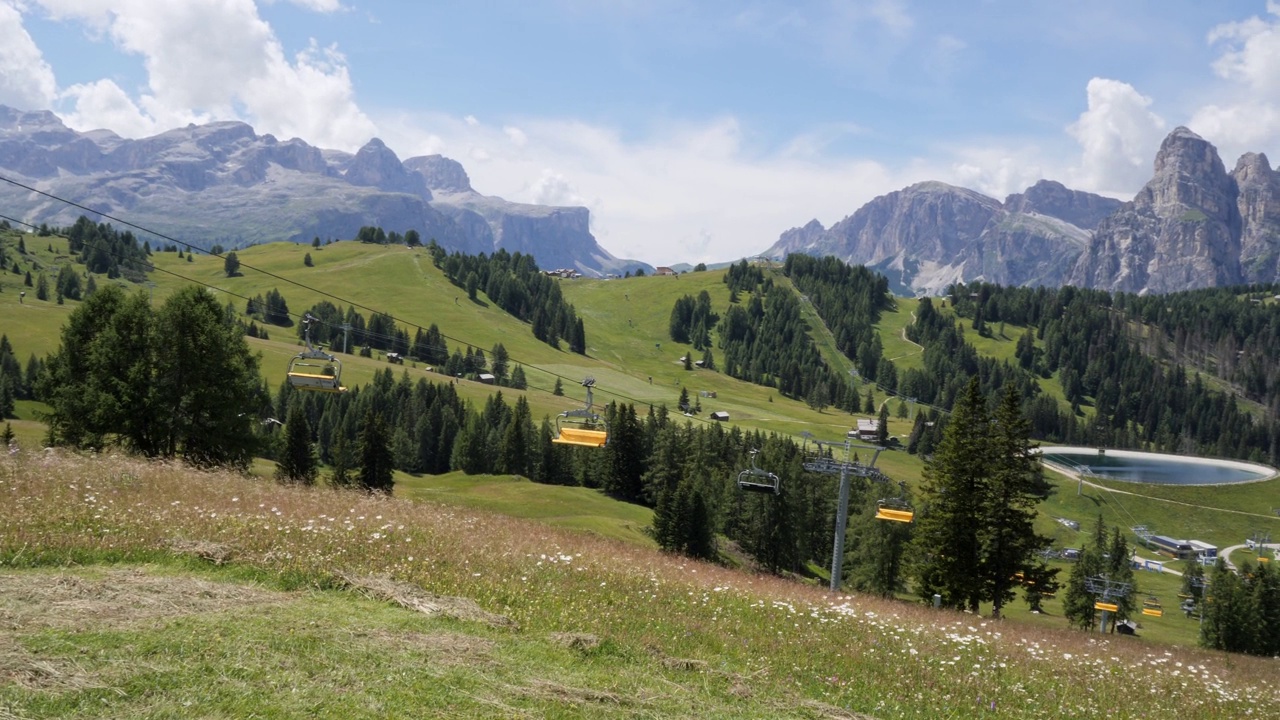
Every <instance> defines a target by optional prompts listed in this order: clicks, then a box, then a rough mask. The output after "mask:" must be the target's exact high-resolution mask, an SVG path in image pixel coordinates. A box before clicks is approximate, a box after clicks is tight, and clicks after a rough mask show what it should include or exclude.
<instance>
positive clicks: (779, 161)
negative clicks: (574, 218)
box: [377, 114, 953, 265]
mask: <svg viewBox="0 0 1280 720" xmlns="http://www.w3.org/2000/svg"><path fill="white" fill-rule="evenodd" d="M377 120H378V126H379V128H380V129H381V130H382V137H383V139H384V140H385V141H386V142H387V144H388V145H389V146H391V147H392V148H393V149H395V150H396V152H397V154H399V155H401V156H403V157H408V156H412V155H417V154H423V153H429V152H439V153H442V154H444V155H446V156H448V157H453V158H455V159H459V160H461V161H462V162H463V163H464V164H465V165H466V168H467V172H468V173H469V174H470V176H471V181H472V185H473V186H474V187H475V188H476V190H477V191H479V192H481V193H484V194H486V195H496V196H499V197H504V198H506V199H508V200H512V201H516V202H529V203H546V204H556V205H582V206H586V207H587V208H589V209H590V210H591V212H592V232H594V233H595V235H596V238H597V240H599V242H600V244H601V245H603V246H604V247H605V248H607V249H608V250H609V251H610V252H612V253H613V254H614V255H617V256H619V257H627V258H637V259H640V260H644V261H646V262H649V263H653V264H659V265H668V264H671V263H677V262H682V261H683V262H692V263H696V262H699V261H708V262H714V261H720V260H727V259H732V258H739V257H744V256H748V255H754V254H756V253H759V252H761V251H763V250H764V249H766V248H767V247H769V246H770V245H772V244H773V243H774V242H775V241H776V240H777V239H778V235H779V234H780V233H782V232H783V231H784V230H786V229H788V228H790V227H793V226H796V225H803V224H804V223H805V222H807V221H808V220H809V219H811V218H814V217H817V218H818V219H819V220H821V221H822V222H823V223H825V224H828V225H830V224H831V223H833V222H835V221H837V220H839V219H841V218H843V217H844V216H846V215H848V214H850V213H852V212H853V211H855V210H857V209H858V207H860V206H861V205H862V204H863V203H865V202H867V201H868V200H870V199H872V198H873V197H875V196H876V195H881V194H883V193H885V192H888V191H889V190H892V189H896V188H898V187H902V186H903V185H907V184H910V183H911V182H916V181H919V180H924V179H930V178H941V179H946V178H948V177H950V176H951V175H952V174H953V173H951V172H950V171H949V169H947V168H945V167H941V166H927V165H925V164H923V163H922V164H919V165H917V164H911V166H910V167H907V168H905V169H903V170H902V171H900V172H893V171H890V170H889V169H887V168H885V167H884V166H882V165H880V164H879V163H876V162H871V161H863V160H848V159H844V160H838V159H832V158H831V157H830V156H826V157H823V156H820V155H819V156H801V155H792V154H789V153H788V152H787V145H784V149H783V151H782V152H778V153H770V154H766V155H757V154H753V153H751V152H749V151H747V150H745V149H744V147H743V143H742V134H743V131H742V129H741V127H740V124H739V122H738V120H737V119H736V118H733V117H720V118H713V119H710V120H706V121H702V122H690V123H668V124H666V125H665V126H663V127H661V128H659V130H658V131H656V132H654V133H653V134H651V135H649V136H648V137H646V138H643V139H640V140H633V139H629V138H624V137H623V135H622V134H621V133H619V132H617V131H616V130H615V129H613V128H609V127H603V126H599V125H591V124H588V123H584V122H581V121H577V120H569V119H564V120H559V119H530V118H522V119H521V120H520V122H519V127H520V129H521V130H522V131H523V133H524V135H525V137H526V143H525V145H524V146H522V147H519V148H514V147H512V146H511V144H510V143H509V142H508V137H507V134H506V133H505V131H504V128H502V127H494V126H489V125H484V124H474V125H473V124H471V123H470V122H468V120H467V119H466V118H460V117H456V116H447V115H440V114H430V115H415V116H404V115H402V116H398V117H378V118H377ZM426 128H430V134H428V133H427V131H426V130H425V129H426ZM480 148H484V149H487V151H488V152H487V153H486V160H485V161H484V162H474V161H470V160H469V158H471V157H473V156H474V153H475V152H476V150H478V149H480Z"/></svg>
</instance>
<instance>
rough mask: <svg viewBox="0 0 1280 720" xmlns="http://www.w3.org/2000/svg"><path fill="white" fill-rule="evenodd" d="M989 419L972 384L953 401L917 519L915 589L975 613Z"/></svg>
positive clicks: (927, 470)
mask: <svg viewBox="0 0 1280 720" xmlns="http://www.w3.org/2000/svg"><path fill="white" fill-rule="evenodd" d="M990 435H991V429H990V419H989V417H988V414H987V407H986V402H985V400H983V397H982V395H981V394H980V393H979V391H978V381H977V379H976V378H974V379H973V380H972V381H970V383H969V384H968V386H967V387H966V388H965V390H964V392H963V393H962V394H961V396H960V399H959V400H957V402H956V405H955V410H954V412H953V413H952V416H951V420H950V422H948V423H947V428H946V430H945V431H944V433H943V436H942V442H941V443H939V445H938V448H937V451H936V452H935V453H934V455H933V459H932V460H931V461H930V462H928V463H927V464H926V465H925V468H924V484H923V491H924V498H925V502H926V506H927V510H926V511H925V512H922V513H921V514H920V515H919V517H918V520H919V522H918V527H917V529H916V543H917V547H918V552H919V555H920V557H921V558H922V561H921V562H920V564H919V565H918V566H917V576H918V579H919V588H920V590H921V592H922V594H925V596H926V597H928V596H929V595H932V594H934V593H937V594H940V595H941V596H942V604H943V605H944V606H946V607H950V608H955V609H957V610H965V609H967V610H969V611H970V612H974V613H976V612H977V611H978V605H979V603H980V602H981V601H982V599H983V596H984V593H983V590H984V588H983V583H982V574H981V568H980V564H981V558H982V547H981V542H980V539H979V533H980V532H981V530H982V520H981V517H982V506H983V500H984V496H985V492H984V491H985V487H986V478H987V474H988V468H989V455H988V453H989V445H990V442H989V440H990Z"/></svg>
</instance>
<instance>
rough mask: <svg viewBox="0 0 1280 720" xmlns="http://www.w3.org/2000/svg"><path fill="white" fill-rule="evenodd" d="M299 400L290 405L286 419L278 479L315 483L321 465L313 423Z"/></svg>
mask: <svg viewBox="0 0 1280 720" xmlns="http://www.w3.org/2000/svg"><path fill="white" fill-rule="evenodd" d="M299 400H300V399H299ZM299 400H295V401H294V402H293V404H292V405H290V407H289V415H288V419H287V420H285V424H284V429H285V446H284V453H283V455H282V456H281V458H280V461H279V462H278V463H276V480H279V481H281V482H291V483H298V484H300V485H315V483H316V476H317V475H318V474H319V466H318V463H317V462H316V456H315V450H314V448H313V447H312V444H311V425H310V424H309V423H308V422H307V414H306V412H305V411H304V410H303V408H302V403H301V402H300V401H299Z"/></svg>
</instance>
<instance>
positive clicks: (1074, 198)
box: [766, 127, 1280, 293]
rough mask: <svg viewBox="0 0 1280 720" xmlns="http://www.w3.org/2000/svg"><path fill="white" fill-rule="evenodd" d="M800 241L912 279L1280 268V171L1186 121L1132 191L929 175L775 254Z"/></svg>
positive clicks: (1227, 274)
mask: <svg viewBox="0 0 1280 720" xmlns="http://www.w3.org/2000/svg"><path fill="white" fill-rule="evenodd" d="M790 252H804V253H811V254H819V255H822V254H833V255H836V256H839V257H841V258H843V259H845V260H847V261H848V262H851V263H859V264H865V265H869V266H872V267H874V268H876V269H878V270H880V271H882V272H884V273H886V274H887V275H888V276H889V278H890V280H891V282H893V283H894V284H895V285H896V288H895V289H897V290H899V291H902V292H915V293H936V292H941V291H942V290H944V289H945V287H946V285H947V284H948V283H951V282H955V281H957V280H964V281H970V280H985V281H988V282H997V283H1001V284H1006V285H1063V284H1070V285H1077V286H1080V287H1090V288H1099V289H1104V290H1112V291H1121V292H1132V293H1166V292H1177V291H1180V290H1190V289H1194V288H1201V287H1212V286H1223V285H1234V284H1239V283H1253V282H1259V283H1269V282H1280V173H1277V172H1276V171H1275V170H1272V168H1271V164H1270V163H1269V162H1268V161H1267V158H1266V156H1265V155H1261V154H1259V153H1247V154H1245V155H1244V156H1242V157H1241V158H1240V160H1239V162H1238V163H1237V164H1236V167H1235V169H1234V170H1232V171H1231V172H1230V173H1228V172H1227V171H1226V169H1225V167H1224V166H1223V163H1222V160H1221V159H1220V158H1219V157H1218V151H1217V149H1215V148H1214V147H1213V145H1211V144H1210V143H1208V142H1206V141H1205V140H1204V139H1203V138H1201V137H1200V136H1199V135H1196V134H1195V133H1194V132H1191V131H1190V130H1188V129H1187V128H1183V127H1180V128H1177V129H1175V130H1174V131H1173V132H1171V133H1170V134H1169V136H1168V137H1166V138H1165V140H1164V142H1163V143H1162V144H1161V146H1160V151H1159V152H1158V153H1157V154H1156V158H1155V163H1154V167H1153V173H1152V178H1151V180H1150V181H1149V182H1148V183H1147V184H1146V185H1145V186H1144V187H1143V188H1142V190H1141V191H1139V192H1138V194H1137V195H1136V196H1135V197H1134V198H1133V200H1131V201H1130V202H1125V203H1122V202H1120V201H1118V200H1114V199H1111V198H1105V197H1101V196H1099V195H1094V194H1092V193H1085V192H1079V191H1076V190H1071V189H1069V188H1066V187H1064V186H1063V185H1061V184H1060V183H1056V182H1052V181H1047V180H1042V181H1040V182H1038V183H1036V184H1035V185H1033V186H1032V187H1030V188H1028V189H1027V190H1026V191H1025V192H1021V193H1016V194H1013V195H1010V196H1009V197H1008V198H1006V199H1005V201H1004V203H998V202H996V201H995V200H993V199H991V198H987V197H985V196H982V195H979V194H978V193H975V192H973V191H971V190H965V189H962V188H956V187H952V186H949V185H944V184H942V183H919V184H917V185H912V186H911V187H908V188H905V189H903V190H899V191H897V192H893V193H889V194H888V195H884V196H882V197H878V198H876V199H874V200H872V201H871V202H869V203H867V204H866V205H864V206H863V207H862V208H860V209H859V210H858V211H857V212H855V213H854V214H853V215H850V216H849V217H847V218H845V219H844V220H841V221H840V222H838V223H836V224H835V225H833V226H832V227H830V228H823V227H822V225H821V223H818V222H817V221H813V222H810V223H809V224H808V225H805V226H804V227H800V228H793V229H791V230H788V231H786V232H784V233H782V235H781V237H779V239H778V242H777V243H775V244H774V245H773V247H771V248H770V249H769V250H768V251H766V254H767V255H771V256H782V255H785V254H787V253H790Z"/></svg>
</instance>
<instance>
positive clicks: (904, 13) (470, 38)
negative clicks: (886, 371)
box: [0, 0, 1280, 264]
mask: <svg viewBox="0 0 1280 720" xmlns="http://www.w3.org/2000/svg"><path fill="white" fill-rule="evenodd" d="M0 36H3V37H5V38H6V40H7V42H6V43H5V45H3V46H0V103H4V104H8V105H13V106H16V107H21V108H24V109H45V108H47V109H51V110H54V111H55V112H57V113H58V114H59V115H60V116H61V117H62V118H63V120H64V122H66V123H67V124H68V125H70V126H72V127H75V128H77V129H81V130H86V129H91V128H98V127H108V128H110V129H113V130H115V131H116V132H119V133H120V134H122V135H126V136H131V137H142V136H146V135H150V134H154V133H157V132H161V131H163V130H165V129H168V128H171V127H175V126H179V125H185V124H186V123H188V122H206V121H210V120H215V119H240V120H245V121H247V122H249V123H251V124H253V125H254V127H255V129H257V131H258V132H260V133H267V132H270V133H273V134H275V135H277V136H278V137H281V138H287V137H294V136H297V137H301V138H303V139H305V140H307V141H308V142H311V143H313V144H316V145H319V146H321V147H332V148H340V149H345V150H355V149H356V148H358V147H359V146H360V145H362V144H363V143H365V142H367V141H368V140H369V138H371V137H375V136H376V137H380V138H382V139H383V140H384V141H385V142H386V143H387V144H388V146H390V147H391V148H392V149H393V150H394V151H395V152H396V153H397V154H398V155H399V156H400V157H401V158H402V159H403V158H407V157H411V156H414V155H419V154H425V153H433V152H439V153H443V154H444V155H447V156H449V157H453V158H455V159H457V160H459V161H460V162H462V163H463V165H464V166H465V167H466V169H467V170H468V172H469V173H470V175H471V177H472V182H473V185H474V186H475V187H476V189H477V190H479V191H481V192H483V193H485V194H490V195H499V196H502V197H505V198H507V199H510V200H515V201H520V202H542V203H554V204H579V205H586V206H587V207H589V208H591V210H592V216H593V230H594V231H595V233H596V235H597V238H598V239H599V240H600V242H601V244H602V245H604V246H605V247H606V248H607V249H609V250H610V251H611V252H613V253H614V254H615V255H619V256H623V257H632V258H637V259H641V260H645V261H648V262H651V263H654V264H670V263H676V262H697V261H700V260H706V261H718V260H727V259H733V258H736V257H741V256H744V255H749V254H754V253H757V252H760V251H761V250H763V249H764V248H766V247H768V246H769V245H770V244H771V243H772V242H773V241H774V240H775V239H776V238H777V236H778V234H779V233H781V232H782V231H784V230H786V229H787V228H789V227H793V226H796V225H802V224H804V223H805V222H807V221H808V220H810V219H812V218H817V219H818V220H820V221H821V222H823V223H824V224H826V225H830V224H831V223H833V222H835V221H837V220H839V219H841V218H842V217H844V216H846V215H848V214H850V213H852V212H853V211H855V210H856V209H857V208H858V207H860V206H861V205H862V204H863V203H865V202H866V201H868V200H870V199H872V198H873V197H875V196H877V195H881V194H884V193H887V192H891V191H893V190H896V189H899V188H901V187H904V186H906V185H908V184H910V183H912V182H918V181H921V180H927V179H934V180H942V181H945V182H951V183H954V184H957V185H963V186H965V187H970V188H973V189H975V190H978V191H981V192H985V193H987V194H990V195H993V196H996V197H998V198H1003V197H1004V195H1006V194H1008V193H1011V192H1018V191H1021V190H1023V189H1025V187H1027V186H1028V185H1030V184H1031V183H1033V182H1035V181H1036V180H1038V179H1041V178H1050V179H1055V180H1059V181H1061V182H1064V183H1065V184H1067V185H1069V186H1071V187H1074V188H1078V189H1083V190H1091V191H1095V192H1101V193H1105V194H1109V195H1113V196H1116V197H1121V198H1125V199H1127V198H1128V197H1131V196H1132V194H1133V193H1134V192H1136V191H1137V190H1138V189H1139V188H1140V187H1141V185H1142V183H1143V182H1144V181H1145V180H1146V179H1147V178H1148V177H1149V176H1150V173H1151V163H1152V160H1153V158H1154V153H1155V151H1156V149H1157V148H1158V147H1159V143H1160V140H1161V139H1162V138H1163V137H1164V136H1165V135H1166V134H1167V133H1168V132H1169V131H1170V130H1172V129H1173V128H1174V127H1176V126H1177V125H1188V126H1189V127H1191V128H1192V129H1193V130H1195V131H1196V132H1198V133H1200V134H1201V135H1203V136H1204V137H1206V138H1207V139H1209V140H1210V141H1212V142H1214V143H1215V144H1217V145H1218V147H1219V149H1220V151H1221V152H1222V156H1223V160H1224V162H1225V163H1226V164H1227V166H1228V168H1230V167H1231V166H1233V165H1234V163H1235V160H1236V158H1237V157H1238V155H1239V154H1240V153H1242V152H1244V151H1247V150H1255V151H1264V152H1265V151H1268V150H1272V149H1273V148H1274V146H1275V145H1276V142H1277V141H1278V140H1280V7H1278V6H1277V5H1276V4H1274V3H1267V2H1232V3H1206V2H1192V1H1191V0H1164V1H1161V2H1156V1H1154V0H1152V1H1146V2H1143V1H1135V2H1124V3H1116V2H1093V1H1091V0H1083V1H1081V2H1073V3H1042V2H1025V1H1021V2H1018V1H1013V0H1008V1H1006V0H988V1H985V2H983V1H971V2H922V1H912V0H866V1H856V2H854V1H850V2H835V1H829V2H800V3H795V2H732V3H731V2H685V1H682V0H647V1H646V0H601V1H598V2H589V1H587V0H545V1H542V2H538V1H536V0H527V1H525V2H502V1H495V2H484V3H477V2H448V1H440V2H396V1H394V0H374V1H368V2H363V1H361V0H274V1H273V2H267V1H265V0H259V1H257V2H255V1H254V0H184V1H183V2H155V1H154V0H0ZM1273 154H1274V151H1273Z"/></svg>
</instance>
